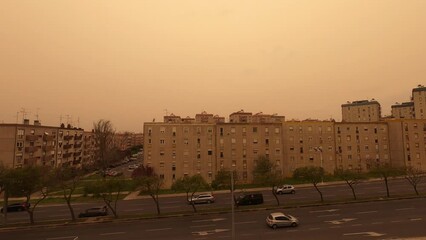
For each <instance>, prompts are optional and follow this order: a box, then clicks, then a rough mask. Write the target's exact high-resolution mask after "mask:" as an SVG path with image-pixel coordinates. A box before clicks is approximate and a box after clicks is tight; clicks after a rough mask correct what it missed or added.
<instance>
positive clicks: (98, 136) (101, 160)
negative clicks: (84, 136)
mask: <svg viewBox="0 0 426 240" xmlns="http://www.w3.org/2000/svg"><path fill="white" fill-rule="evenodd" d="M93 131H94V138H95V145H96V149H97V150H96V153H95V155H96V162H97V165H98V167H100V168H101V169H102V170H103V171H102V172H103V173H104V174H103V176H104V177H105V171H106V169H107V168H108V167H109V165H110V163H111V162H112V161H113V159H114V151H113V149H114V134H115V130H114V128H113V126H112V123H111V122H110V121H108V120H104V119H101V120H99V121H98V122H96V123H93Z"/></svg>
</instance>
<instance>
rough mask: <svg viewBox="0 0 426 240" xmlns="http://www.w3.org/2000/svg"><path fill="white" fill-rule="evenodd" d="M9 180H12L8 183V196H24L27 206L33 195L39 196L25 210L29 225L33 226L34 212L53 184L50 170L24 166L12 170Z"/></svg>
mask: <svg viewBox="0 0 426 240" xmlns="http://www.w3.org/2000/svg"><path fill="white" fill-rule="evenodd" d="M11 178H12V179H13V180H12V182H11V183H10V195H13V196H24V197H25V199H26V201H25V202H26V204H27V205H29V203H30V201H31V197H32V195H33V194H35V193H39V194H40V196H39V197H38V198H36V199H35V202H34V203H33V204H32V205H31V207H29V208H27V212H28V215H29V218H30V223H31V224H34V210H35V208H36V207H37V205H38V204H39V203H40V202H41V201H43V200H44V199H45V198H46V197H47V196H48V194H49V191H50V187H51V186H52V183H53V182H54V181H53V179H52V174H51V173H50V169H49V168H47V167H37V166H25V167H23V168H17V169H14V171H13V172H12V174H11Z"/></svg>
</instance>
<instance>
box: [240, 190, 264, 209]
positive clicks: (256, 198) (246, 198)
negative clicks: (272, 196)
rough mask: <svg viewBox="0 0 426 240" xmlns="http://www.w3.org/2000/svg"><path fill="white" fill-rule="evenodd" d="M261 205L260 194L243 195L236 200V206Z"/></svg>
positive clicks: (261, 198) (261, 197)
mask: <svg viewBox="0 0 426 240" xmlns="http://www.w3.org/2000/svg"><path fill="white" fill-rule="evenodd" d="M262 203H263V195H262V193H244V194H242V195H240V196H239V197H238V198H237V201H236V204H237V205H239V206H240V205H256V204H262Z"/></svg>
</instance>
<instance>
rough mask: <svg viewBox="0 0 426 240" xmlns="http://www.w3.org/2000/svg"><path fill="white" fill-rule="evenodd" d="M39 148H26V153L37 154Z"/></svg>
mask: <svg viewBox="0 0 426 240" xmlns="http://www.w3.org/2000/svg"><path fill="white" fill-rule="evenodd" d="M37 150H38V147H35V146H32V147H25V152H26V153H35V152H37Z"/></svg>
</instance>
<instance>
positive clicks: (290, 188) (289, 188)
mask: <svg viewBox="0 0 426 240" xmlns="http://www.w3.org/2000/svg"><path fill="white" fill-rule="evenodd" d="M275 192H276V193H277V194H286V193H291V194H295V193H296V190H295V189H294V187H293V186H292V185H282V186H280V187H278V188H277V190H275Z"/></svg>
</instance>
